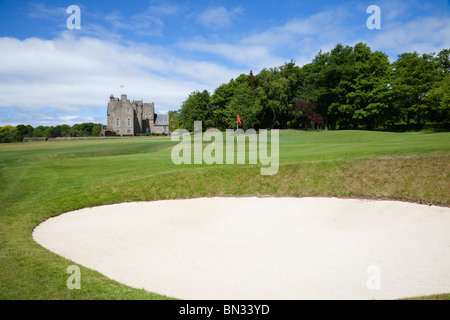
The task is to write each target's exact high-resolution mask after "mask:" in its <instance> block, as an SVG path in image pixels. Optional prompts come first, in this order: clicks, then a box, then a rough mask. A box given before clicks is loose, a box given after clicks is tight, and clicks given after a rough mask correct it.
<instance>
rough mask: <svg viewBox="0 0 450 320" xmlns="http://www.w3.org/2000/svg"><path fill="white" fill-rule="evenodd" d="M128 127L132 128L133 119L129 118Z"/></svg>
mask: <svg viewBox="0 0 450 320" xmlns="http://www.w3.org/2000/svg"><path fill="white" fill-rule="evenodd" d="M128 126H129V127H131V119H130V118H128Z"/></svg>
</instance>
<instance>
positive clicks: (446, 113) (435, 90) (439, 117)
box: [424, 74, 450, 122]
mask: <svg viewBox="0 0 450 320" xmlns="http://www.w3.org/2000/svg"><path fill="white" fill-rule="evenodd" d="M424 103H425V104H427V106H428V108H429V110H430V120H431V121H436V122H450V74H448V75H447V76H446V77H445V78H444V79H443V80H441V81H439V82H436V83H435V84H434V85H433V87H432V88H431V89H430V90H429V91H428V93H427V96H426V98H425V101H424Z"/></svg>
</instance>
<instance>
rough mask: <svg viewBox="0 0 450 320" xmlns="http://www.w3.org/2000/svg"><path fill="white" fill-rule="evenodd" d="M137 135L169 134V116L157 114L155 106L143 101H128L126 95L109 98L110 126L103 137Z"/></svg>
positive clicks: (103, 133)
mask: <svg viewBox="0 0 450 320" xmlns="http://www.w3.org/2000/svg"><path fill="white" fill-rule="evenodd" d="M113 132H115V133H116V134H117V135H136V134H138V133H159V134H162V133H164V134H169V117H168V115H167V114H155V104H154V103H153V102H152V103H143V101H142V100H133V101H132V102H130V100H128V99H127V95H126V94H122V95H121V97H120V100H119V98H114V96H113V95H111V96H110V97H109V103H108V124H107V127H106V128H105V129H104V130H103V132H102V135H111V134H112V133H113Z"/></svg>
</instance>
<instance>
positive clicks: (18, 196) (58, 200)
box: [0, 131, 450, 299]
mask: <svg viewBox="0 0 450 320" xmlns="http://www.w3.org/2000/svg"><path fill="white" fill-rule="evenodd" d="M175 144H176V143H175V142H172V141H170V138H168V137H151V138H139V139H132V138H130V139H110V140H109V139H108V140H107V139H105V140H87V141H52V142H32V143H13V144H1V145H0V181H1V183H0V299H166V297H164V296H161V295H158V294H155V293H149V292H146V291H143V290H137V289H132V288H129V287H127V286H124V285H121V284H119V283H117V282H115V281H112V280H110V279H108V278H106V277H104V276H103V275H101V274H99V273H97V272H95V271H92V270H89V269H86V268H82V269H81V271H82V288H81V290H68V289H67V287H66V280H67V277H68V276H69V275H68V274H67V273H66V268H67V267H68V266H69V265H71V264H73V262H71V261H67V260H65V259H64V258H61V257H59V256H57V255H55V254H53V253H51V252H49V251H47V250H45V249H44V248H42V247H40V246H39V245H38V244H36V243H35V242H34V241H33V240H32V238H31V232H32V230H33V228H34V227H35V226H36V225H37V224H39V223H40V222H41V221H43V220H45V219H47V218H49V217H51V216H55V215H58V214H61V213H63V212H66V211H70V210H75V209H79V208H83V207H87V206H97V205H101V204H110V203H117V202H125V201H143V200H156V199H174V198H193V197H204V196H236V195H261V196H265V195H275V196H340V197H364V198H383V199H402V200H408V201H414V202H421V203H429V204H435V205H444V206H448V205H450V193H449V191H448V190H450V133H433V134H424V133H386V132H365V131H333V132H297V131H282V132H281V133H280V150H279V153H280V167H279V171H278V173H277V174H276V175H273V176H262V175H260V167H259V165H210V166H209V165H205V164H203V165H179V166H177V165H174V164H173V163H172V161H171V158H170V155H171V148H172V146H174V145H175ZM447 297H448V295H447Z"/></svg>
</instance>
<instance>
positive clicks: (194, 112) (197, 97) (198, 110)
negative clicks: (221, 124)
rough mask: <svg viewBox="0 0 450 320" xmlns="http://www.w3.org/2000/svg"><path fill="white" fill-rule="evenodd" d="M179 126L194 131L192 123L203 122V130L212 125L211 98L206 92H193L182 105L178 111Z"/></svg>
mask: <svg viewBox="0 0 450 320" xmlns="http://www.w3.org/2000/svg"><path fill="white" fill-rule="evenodd" d="M179 112H180V122H181V123H180V126H181V127H182V128H184V129H187V130H189V131H194V121H202V122H203V130H206V129H208V128H210V127H212V126H213V125H214V121H213V109H212V106H211V96H210V94H209V92H208V91H207V90H203V91H202V92H199V91H194V92H192V93H191V94H190V95H189V97H188V98H187V99H186V100H185V101H184V102H183V103H182V105H181V109H180V111H179Z"/></svg>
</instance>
